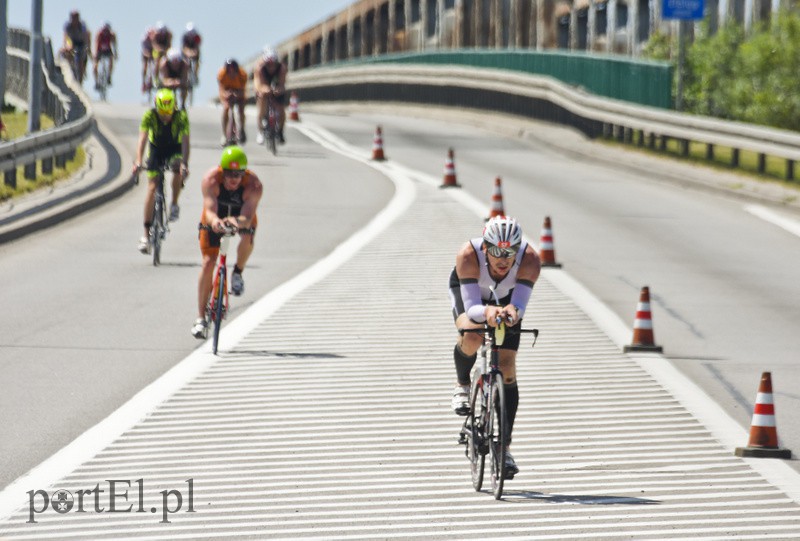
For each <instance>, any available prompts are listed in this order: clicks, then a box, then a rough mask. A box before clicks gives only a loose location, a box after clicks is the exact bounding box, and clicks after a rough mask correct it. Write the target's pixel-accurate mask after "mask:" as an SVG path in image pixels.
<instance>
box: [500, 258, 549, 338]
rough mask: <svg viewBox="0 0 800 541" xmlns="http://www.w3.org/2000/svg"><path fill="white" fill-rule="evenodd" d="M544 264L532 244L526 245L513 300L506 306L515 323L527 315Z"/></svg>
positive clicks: (512, 296)
mask: <svg viewBox="0 0 800 541" xmlns="http://www.w3.org/2000/svg"><path fill="white" fill-rule="evenodd" d="M541 269H542V264H541V261H540V260H539V255H538V254H537V253H536V251H535V250H534V249H533V248H532V247H531V246H530V245H528V246H526V247H525V254H524V255H523V256H522V261H521V262H520V265H519V270H518V271H517V282H516V284H514V291H513V292H512V293H511V301H510V303H509V304H508V306H506V307H505V308H504V311H505V312H506V314H507V315H508V316H511V318H512V319H513V324H517V323H518V322H519V321H520V320H522V318H523V317H524V316H525V308H526V307H527V306H528V301H529V300H530V298H531V292H532V291H533V285H534V284H535V283H536V280H538V279H539V273H540V272H541Z"/></svg>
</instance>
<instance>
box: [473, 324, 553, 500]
mask: <svg viewBox="0 0 800 541" xmlns="http://www.w3.org/2000/svg"><path fill="white" fill-rule="evenodd" d="M458 332H459V334H461V335H463V334H464V333H476V334H482V335H483V344H481V347H480V350H479V354H480V355H479V356H480V363H479V364H476V365H475V367H474V368H473V371H472V378H471V379H472V385H471V386H470V395H469V396H470V402H469V404H470V412H469V414H468V415H467V417H466V419H464V424H463V426H462V427H461V432H460V435H459V443H462V444H465V445H466V455H467V458H469V460H470V468H471V471H472V486H473V488H474V489H475V490H476V491H479V490H480V489H481V487H482V486H483V470H484V466H485V461H486V455H489V456H490V460H491V468H490V470H491V481H492V492H493V494H494V497H495V499H498V500H499V499H500V498H501V497H502V495H503V485H504V481H505V453H506V450H507V447H508V440H509V434H508V430H507V421H508V420H507V417H506V415H507V414H506V405H505V390H504V382H503V373H502V372H501V371H500V360H499V359H500V346H502V345H503V342H504V340H505V335H506V333H507V332H513V333H517V332H519V333H532V334H533V335H534V340H533V345H535V344H536V339H537V337H538V336H539V330H538V329H520V328H514V327H506V325H505V322H502V321H500V322H498V325H497V327H491V326H489V325H488V324H484V327H483V328H475V329H459V330H458ZM533 345H532V346H531V347H533Z"/></svg>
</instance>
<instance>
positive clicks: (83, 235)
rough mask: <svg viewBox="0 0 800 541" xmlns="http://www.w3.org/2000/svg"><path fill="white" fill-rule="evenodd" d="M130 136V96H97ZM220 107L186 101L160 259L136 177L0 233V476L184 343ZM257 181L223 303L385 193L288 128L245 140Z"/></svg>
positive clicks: (146, 376)
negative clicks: (94, 203) (234, 277)
mask: <svg viewBox="0 0 800 541" xmlns="http://www.w3.org/2000/svg"><path fill="white" fill-rule="evenodd" d="M95 112H96V114H97V116H98V118H99V119H100V120H101V121H102V122H104V123H105V124H106V125H107V126H108V127H109V128H110V130H111V131H112V132H113V133H114V134H115V135H117V136H118V138H119V139H120V140H121V141H122V143H123V144H124V145H125V146H126V147H127V148H128V149H129V152H130V153H131V155H132V154H133V152H134V149H135V147H136V140H137V137H138V126H139V120H140V118H141V114H142V113H143V108H142V107H141V106H135V105H131V106H123V105H118V104H115V105H104V104H96V109H95ZM218 117H219V112H218V110H216V109H214V108H211V107H197V108H194V109H193V110H192V111H191V113H190V121H191V124H192V135H193V137H192V152H191V160H190V164H189V165H190V178H189V180H188V182H187V187H186V191H185V192H184V195H183V196H182V200H181V201H182V203H181V205H182V214H181V219H180V221H179V222H177V223H176V224H175V225H174V226H173V227H172V231H171V233H170V235H169V237H168V239H167V241H166V245H165V247H164V251H163V254H162V265H161V267H159V268H154V267H153V265H152V259H151V258H147V257H145V256H142V255H141V254H139V252H138V251H137V249H136V243H137V240H138V238H139V237H140V236H141V221H142V206H143V199H144V183H140V185H139V186H138V187H136V188H135V189H134V190H132V191H131V192H130V193H128V194H126V195H125V196H123V197H121V198H119V199H118V200H116V201H113V202H111V203H109V204H107V205H104V206H103V207H101V208H99V209H96V210H93V211H90V212H88V213H86V214H83V215H81V216H80V217H78V218H76V219H73V220H69V221H67V222H64V223H63V224H61V225H59V226H57V227H55V228H52V229H48V230H45V231H42V232H40V233H37V234H34V235H31V236H28V237H25V238H23V239H22V240H21V241H18V242H11V243H8V244H5V245H2V246H0V274H2V275H3V276H5V277H6V278H7V285H6V287H4V288H3V293H2V299H3V304H4V305H5V306H6V307H7V309H6V310H3V311H2V315H0V329H2V332H1V333H0V371H1V372H2V373H3V378H2V379H0V427H1V428H0V433H1V434H2V436H0V457H2V458H0V486H6V485H7V484H8V483H10V482H11V481H13V480H14V479H16V478H17V477H19V476H20V475H22V474H24V473H25V472H26V471H28V470H29V469H30V468H32V467H34V466H36V465H37V464H39V463H40V462H42V461H43V460H44V459H46V458H48V457H49V456H50V455H52V454H53V453H54V452H55V451H57V450H58V449H60V448H62V447H63V446H65V445H66V444H68V443H69V442H70V441H72V440H73V439H74V438H76V437H77V436H79V435H80V434H81V433H83V432H84V431H85V430H86V429H88V428H89V427H91V426H93V425H95V424H96V423H97V422H99V421H100V420H102V419H103V418H105V417H106V416H107V415H108V414H109V413H111V412H112V411H114V410H115V409H116V408H118V407H119V406H120V405H121V404H123V403H125V402H126V401H127V400H128V399H129V398H130V397H131V396H133V395H134V394H135V393H136V392H137V391H139V390H140V389H141V388H142V387H144V386H145V385H147V384H148V383H150V382H151V381H153V380H154V379H155V378H157V377H158V376H160V375H161V374H162V373H164V372H165V371H166V370H167V369H169V368H170V367H171V366H173V365H174V364H175V363H176V362H178V361H179V360H181V359H183V358H184V357H186V355H188V354H189V353H191V352H192V351H193V350H194V349H195V348H196V347H197V346H198V341H197V340H196V339H195V338H193V337H192V336H191V335H190V334H189V328H190V327H191V325H192V322H193V321H194V318H195V317H196V315H195V311H196V309H195V306H196V300H195V299H196V284H197V282H196V280H197V274H198V272H199V262H200V253H199V248H198V245H197V219H198V218H199V215H200V206H201V201H200V192H199V182H200V178H201V176H202V175H203V173H205V171H207V170H208V169H209V168H210V167H212V166H213V165H214V164H215V163H218V160H219V155H220V152H221V149H220V147H219V119H218ZM246 149H247V150H248V151H249V153H250V155H249V158H250V166H251V167H252V169H253V170H254V171H255V172H256V173H257V174H258V175H259V177H260V178H261V180H262V181H263V182H264V184H265V191H264V194H265V195H264V197H263V198H262V201H261V204H260V205H259V212H258V214H259V229H258V233H257V238H256V246H257V247H256V249H255V251H254V253H253V255H252V257H251V260H250V262H249V265H248V266H249V268H248V269H247V270H246V271H245V281H246V288H247V290H246V293H245V295H244V296H243V297H242V298H241V299H235V300H234V302H233V304H232V306H233V310H232V313H231V317H235V316H236V314H237V313H241V311H243V310H244V309H246V308H247V307H248V306H249V305H251V304H252V303H253V302H254V301H255V300H257V299H258V298H259V297H260V296H262V295H263V294H264V293H266V292H267V291H269V290H270V289H272V288H274V287H275V286H277V285H279V284H281V283H283V282H285V281H286V280H288V279H290V278H292V277H293V276H294V275H296V274H297V273H299V272H300V271H302V270H303V269H305V268H306V267H308V266H309V265H310V264H311V263H313V262H314V261H316V260H317V259H319V258H320V257H322V256H324V255H326V254H327V253H328V252H330V250H331V249H332V248H333V247H335V246H336V245H338V244H339V243H341V242H342V241H343V240H344V239H346V238H347V237H348V236H349V235H350V234H351V233H352V232H353V231H355V230H356V229H358V228H359V227H360V226H361V225H362V224H363V223H364V221H365V220H368V219H369V218H371V217H372V216H373V215H374V214H375V213H376V212H377V211H378V210H379V209H380V208H382V207H383V205H384V204H385V202H386V200H387V199H388V197H390V196H391V193H392V187H391V183H389V182H388V181H387V180H386V179H385V178H384V177H382V176H381V175H379V174H377V173H376V172H374V171H372V170H370V169H369V168H367V167H364V166H362V165H359V164H356V163H353V162H352V161H350V160H346V159H343V158H341V157H340V156H338V155H336V154H333V153H330V152H328V151H325V150H324V149H322V148H320V147H319V146H317V145H315V144H313V143H311V142H310V141H308V140H307V139H305V138H304V137H302V136H299V135H295V136H294V137H293V138H292V140H291V141H290V144H288V145H287V146H286V147H282V148H281V149H280V150H281V152H280V155H279V156H278V157H277V158H276V157H272V156H271V155H268V154H267V151H266V149H265V148H263V147H260V148H259V147H256V145H255V144H254V143H249V144H248V146H247V147H246Z"/></svg>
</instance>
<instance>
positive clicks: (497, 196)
mask: <svg viewBox="0 0 800 541" xmlns="http://www.w3.org/2000/svg"><path fill="white" fill-rule="evenodd" d="M505 215H506V211H505V210H503V194H502V192H501V191H500V177H497V178H496V179H494V192H492V206H491V207H490V208H489V217H488V218H486V220H487V221H488V220H491V219H492V218H494V217H495V216H505Z"/></svg>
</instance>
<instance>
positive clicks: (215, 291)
mask: <svg viewBox="0 0 800 541" xmlns="http://www.w3.org/2000/svg"><path fill="white" fill-rule="evenodd" d="M209 230H210V228H209ZM235 234H236V230H235V229H232V228H229V229H226V230H225V232H224V233H223V234H222V236H221V237H220V241H219V256H218V257H217V266H216V269H215V271H214V280H213V282H212V285H211V294H210V295H209V299H208V304H207V305H206V321H209V322H211V323H213V324H214V339H213V341H212V346H211V349H212V351H213V353H214V355H216V354H217V348H218V345H219V334H220V330H221V329H222V320H223V319H225V316H226V315H227V313H228V246H229V245H230V241H231V237H232V236H233V235H235Z"/></svg>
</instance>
